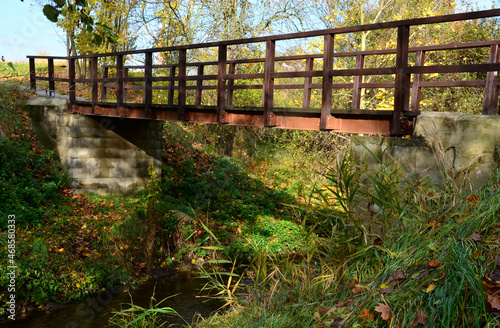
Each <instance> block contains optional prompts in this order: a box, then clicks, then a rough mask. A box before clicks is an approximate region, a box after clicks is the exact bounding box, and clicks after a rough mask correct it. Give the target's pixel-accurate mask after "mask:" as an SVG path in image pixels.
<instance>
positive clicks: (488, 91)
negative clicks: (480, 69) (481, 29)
mask: <svg viewBox="0 0 500 328" xmlns="http://www.w3.org/2000/svg"><path fill="white" fill-rule="evenodd" d="M498 57H499V51H498V44H493V45H491V46H490V59H489V63H490V64H496V63H498ZM495 73H496V72H488V73H486V84H485V86H484V101H483V115H496V114H498V109H497V106H498V86H497V85H496V84H495V79H496V74H495Z"/></svg>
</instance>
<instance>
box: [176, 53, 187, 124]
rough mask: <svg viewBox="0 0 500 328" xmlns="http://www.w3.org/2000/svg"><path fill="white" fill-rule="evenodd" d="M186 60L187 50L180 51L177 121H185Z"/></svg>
mask: <svg viewBox="0 0 500 328" xmlns="http://www.w3.org/2000/svg"><path fill="white" fill-rule="evenodd" d="M186 60H187V50H186V49H181V50H179V75H178V90H177V91H178V98H177V101H178V104H177V106H178V107H177V120H179V121H184V120H185V117H184V109H185V106H186V69H187V68H186Z"/></svg>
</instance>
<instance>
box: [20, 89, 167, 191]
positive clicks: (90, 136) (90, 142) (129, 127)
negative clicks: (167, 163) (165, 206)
mask: <svg viewBox="0 0 500 328" xmlns="http://www.w3.org/2000/svg"><path fill="white" fill-rule="evenodd" d="M66 108H67V100H66V99H60V98H46V97H35V98H32V99H30V100H29V101H28V103H27V109H28V110H29V112H30V116H31V118H32V119H33V121H34V125H35V128H36V132H37V135H38V137H39V139H40V140H41V141H42V143H43V144H44V146H45V147H48V148H50V149H52V150H54V151H56V152H57V154H58V156H59V158H60V160H61V164H62V167H63V169H64V170H65V171H66V172H68V173H69V174H70V176H71V177H72V180H71V183H70V186H71V188H72V189H73V191H75V192H78V193H88V192H95V193H97V194H131V193H135V192H137V191H139V190H141V189H143V188H144V187H145V185H146V182H147V180H148V179H149V173H148V168H149V166H150V164H151V163H153V164H154V166H155V170H156V173H157V174H158V175H160V173H161V155H162V151H163V149H162V147H163V122H160V121H152V120H137V119H134V120H132V119H120V118H109V117H98V116H95V117H90V116H83V115H73V114H67V113H66Z"/></svg>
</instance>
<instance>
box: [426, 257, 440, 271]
mask: <svg viewBox="0 0 500 328" xmlns="http://www.w3.org/2000/svg"><path fill="white" fill-rule="evenodd" d="M440 263H441V262H440V261H439V260H438V259H434V260H430V261H429V262H428V263H427V269H435V268H437V267H438V266H439V264H440Z"/></svg>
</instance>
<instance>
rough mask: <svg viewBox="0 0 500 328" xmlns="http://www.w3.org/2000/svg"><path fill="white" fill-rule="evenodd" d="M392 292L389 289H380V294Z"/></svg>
mask: <svg viewBox="0 0 500 328" xmlns="http://www.w3.org/2000/svg"><path fill="white" fill-rule="evenodd" d="M392 292H394V290H393V289H392V288H391V287H387V288H380V294H391V293H392Z"/></svg>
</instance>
